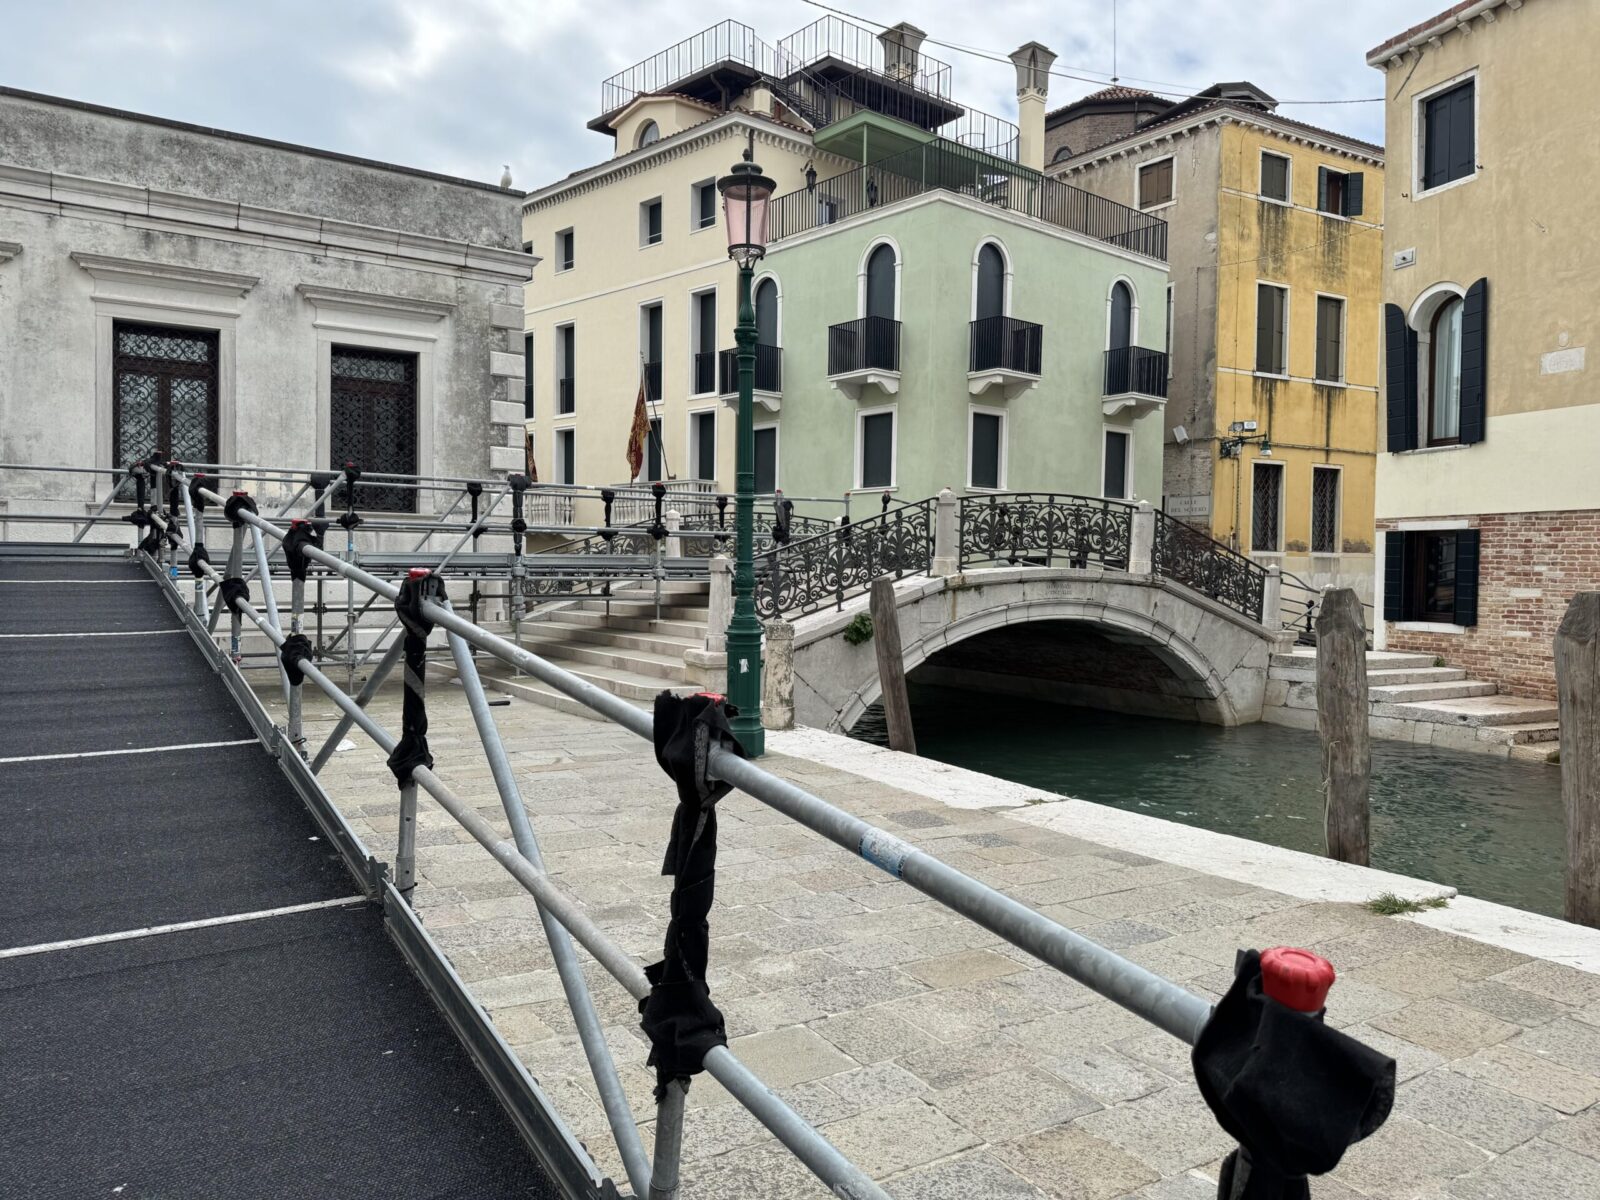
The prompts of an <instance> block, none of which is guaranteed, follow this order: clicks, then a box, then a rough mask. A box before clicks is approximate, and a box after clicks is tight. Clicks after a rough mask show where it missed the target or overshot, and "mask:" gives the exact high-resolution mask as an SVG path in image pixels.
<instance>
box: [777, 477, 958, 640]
mask: <svg viewBox="0 0 1600 1200" xmlns="http://www.w3.org/2000/svg"><path fill="white" fill-rule="evenodd" d="M888 502H889V497H888V494H887V493H885V495H884V503H885V506H886V507H885V508H884V511H883V512H881V513H878V514H877V515H875V516H871V517H867V518H865V519H864V520H861V521H856V522H854V523H851V522H850V521H848V520H847V521H845V522H843V523H842V524H840V525H839V526H838V527H837V528H834V529H829V530H826V531H824V532H822V533H817V534H813V535H812V536H810V537H802V538H798V539H796V540H795V541H791V542H789V543H788V544H787V545H778V546H775V547H774V548H773V550H772V552H771V553H769V554H768V555H767V556H766V558H765V560H764V561H762V562H759V563H757V564H756V571H757V579H756V613H757V615H759V616H760V617H762V618H763V619H765V620H772V619H774V618H779V617H785V616H791V617H792V616H797V615H800V614H803V613H810V612H816V611H817V610H818V609H821V608H823V607H826V606H827V605H830V604H831V605H832V606H833V607H834V608H836V609H838V608H843V607H844V602H845V601H846V600H847V599H849V598H850V597H852V596H858V595H860V594H861V593H862V592H865V591H867V590H869V589H870V588H871V587H872V581H873V580H874V579H877V578H879V577H880V576H884V575H891V576H893V577H894V578H895V579H901V578H904V577H905V576H907V575H917V574H922V573H925V572H926V571H927V570H928V569H929V567H930V565H931V564H932V562H933V532H934V530H933V514H934V505H935V503H936V502H935V501H934V500H918V501H916V502H914V503H911V504H901V505H897V506H895V507H893V508H890V507H887V505H888Z"/></svg>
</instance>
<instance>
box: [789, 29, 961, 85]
mask: <svg viewBox="0 0 1600 1200" xmlns="http://www.w3.org/2000/svg"><path fill="white" fill-rule="evenodd" d="M828 59H834V60H836V61H838V62H842V63H844V64H846V65H847V66H852V67H859V68H861V69H862V70H866V71H877V72H878V73H879V74H882V75H888V76H889V77H890V78H893V79H896V80H898V81H899V82H900V83H902V84H905V85H908V86H910V87H913V88H916V89H917V90H918V91H922V92H927V93H928V94H929V95H932V96H942V97H944V98H946V99H948V98H949V96H950V74H951V72H950V64H949V63H947V62H940V61H939V60H938V59H937V58H933V57H930V56H929V55H926V54H923V53H921V52H920V51H919V52H918V54H917V56H916V60H915V65H914V66H913V67H912V68H911V69H910V70H905V69H903V68H902V69H896V70H891V69H890V66H889V64H888V63H886V62H885V61H884V53H883V43H882V42H880V41H879V40H878V35H877V34H875V33H873V32H872V31H871V30H869V29H863V28H862V27H861V26H860V25H856V24H854V23H853V22H850V21H846V20H843V19H842V18H840V17H836V16H832V15H828V16H824V17H819V18H818V19H817V20H815V21H813V22H812V23H811V24H809V25H807V26H806V27H805V28H804V29H797V30H795V31H794V32H793V33H791V34H790V35H789V36H788V37H786V38H783V39H782V40H780V41H779V42H778V67H779V72H780V73H781V74H782V75H785V76H789V75H793V74H795V73H796V72H798V71H801V70H804V69H805V68H808V67H813V66H815V65H816V64H818V63H821V62H826V61H827V60H828Z"/></svg>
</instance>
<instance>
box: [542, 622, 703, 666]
mask: <svg viewBox="0 0 1600 1200" xmlns="http://www.w3.org/2000/svg"><path fill="white" fill-rule="evenodd" d="M663 624H665V622H663ZM522 631H523V633H525V634H533V635H536V636H538V637H549V638H562V639H564V640H566V641H569V642H582V643H584V644H586V645H591V646H609V647H612V648H614V649H621V650H642V651H644V652H645V653H647V654H669V655H676V656H677V657H678V658H679V659H680V660H681V659H682V658H683V652H684V651H685V650H700V649H703V648H704V646H705V640H706V639H705V629H704V626H700V627H698V632H697V633H695V634H694V635H689V636H685V635H682V634H669V633H655V632H648V631H644V632H635V631H633V630H627V629H617V628H614V627H612V626H610V625H588V624H584V623H582V622H578V621H572V620H569V619H567V616H566V614H564V613H556V614H553V615H551V616H549V617H545V618H543V619H541V620H539V621H536V622H530V623H528V624H525V625H523V627H522Z"/></svg>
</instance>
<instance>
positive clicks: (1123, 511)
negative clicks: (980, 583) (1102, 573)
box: [957, 492, 1135, 571]
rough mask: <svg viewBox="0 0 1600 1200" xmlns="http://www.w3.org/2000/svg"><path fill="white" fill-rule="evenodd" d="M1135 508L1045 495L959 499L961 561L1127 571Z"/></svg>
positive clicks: (1118, 502)
mask: <svg viewBox="0 0 1600 1200" xmlns="http://www.w3.org/2000/svg"><path fill="white" fill-rule="evenodd" d="M1134 508H1135V506H1134V505H1132V504H1126V503H1124V502H1123V501H1121V500H1100V499H1096V498H1095V497H1092V496H1068V495H1056V494H1052V493H1048V492H1042V493H1030V492H1005V493H999V494H995V495H989V496H963V497H962V498H961V507H960V510H959V513H958V518H957V519H958V521H959V524H960V538H959V545H960V549H959V555H960V558H959V562H960V566H961V568H962V569H963V570H965V569H966V568H967V567H969V566H973V565H976V564H979V563H1005V564H1007V565H1009V566H1019V565H1027V566H1039V567H1051V566H1055V567H1087V566H1089V565H1090V564H1091V563H1092V564H1094V565H1095V566H1100V567H1108V568H1110V569H1111V570H1114V571H1125V570H1127V569H1128V559H1129V557H1130V555H1131V554H1132V551H1133V513H1134Z"/></svg>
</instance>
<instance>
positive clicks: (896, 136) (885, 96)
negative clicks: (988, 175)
mask: <svg viewBox="0 0 1600 1200" xmlns="http://www.w3.org/2000/svg"><path fill="white" fill-rule="evenodd" d="M779 99H780V100H782V101H784V102H785V103H788V104H789V105H790V107H792V108H794V109H795V110H796V111H797V112H799V113H800V114H801V115H802V116H804V117H805V118H806V120H808V121H809V122H811V125H812V128H813V129H815V130H816V144H817V148H818V149H820V150H826V151H828V152H829V153H832V154H837V155H839V156H840V157H842V158H853V159H855V160H856V161H857V162H870V161H873V160H876V159H880V158H884V157H886V156H888V155H890V154H898V153H901V152H903V151H905V150H907V149H910V148H911V147H913V146H916V145H919V144H921V143H922V142H924V141H926V140H927V135H928V134H933V135H935V136H938V137H942V138H945V139H946V140H948V141H951V142H954V143H956V144H957V145H961V146H966V147H967V148H968V149H971V150H977V151H979V152H981V153H984V154H992V155H994V156H995V157H997V158H1001V159H1004V160H1006V161H1007V162H1014V161H1015V160H1016V157H1017V143H1018V136H1019V135H1018V132H1017V127H1016V125H1014V124H1012V123H1011V122H1010V121H1007V120H1005V119H1004V118H1001V117H997V116H994V115H992V114H990V113H986V112H982V111H980V110H978V109H975V108H972V107H970V106H967V105H963V104H958V103H956V102H955V101H953V100H948V99H945V98H943V97H940V96H935V95H932V94H930V93H927V92H923V91H919V90H917V89H915V88H913V87H910V86H908V85H907V84H906V83H904V82H902V81H900V80H896V79H893V78H890V77H888V76H884V75H879V74H877V73H875V72H872V71H858V72H855V73H854V74H849V75H842V76H838V77H834V78H822V77H819V76H816V75H812V74H810V73H803V74H800V75H796V76H792V77H790V78H789V79H787V80H785V81H784V82H783V90H780V92H779Z"/></svg>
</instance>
